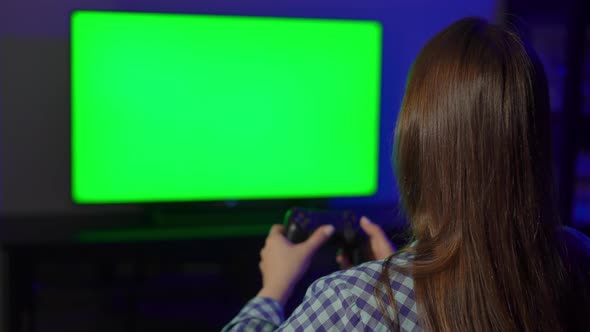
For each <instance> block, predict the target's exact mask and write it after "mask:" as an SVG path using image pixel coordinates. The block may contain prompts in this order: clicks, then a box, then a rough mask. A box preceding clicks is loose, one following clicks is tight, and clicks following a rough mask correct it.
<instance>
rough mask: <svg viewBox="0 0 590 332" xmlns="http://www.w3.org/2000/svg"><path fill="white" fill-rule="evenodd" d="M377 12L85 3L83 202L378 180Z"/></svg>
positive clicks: (240, 195) (80, 94)
mask: <svg viewBox="0 0 590 332" xmlns="http://www.w3.org/2000/svg"><path fill="white" fill-rule="evenodd" d="M381 35H382V29H381V25H380V23H378V22H375V21H353V20H331V19H296V18H271V17H239V16H211V15H187V14H157V13H127V12H98V11H77V12H74V13H73V14H72V18H71V43H72V44H71V52H72V54H71V55H72V196H73V199H74V201H75V202H77V203H133V202H170V201H206V200H225V199H275V198H276V199H283V198H307V197H310V198H312V197H316V198H317V197H343V196H367V195H371V194H373V193H375V192H376V190H377V180H378V179H377V177H378V148H379V105H380V85H381V84H380V75H381Z"/></svg>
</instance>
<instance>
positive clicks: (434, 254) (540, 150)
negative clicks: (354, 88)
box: [381, 18, 590, 332]
mask: <svg viewBox="0 0 590 332" xmlns="http://www.w3.org/2000/svg"><path fill="white" fill-rule="evenodd" d="M549 111H550V110H549V100H548V90H547V83H546V79H545V75H544V73H543V69H542V66H540V64H539V62H538V61H537V60H536V56H535V55H534V52H533V51H532V50H530V49H528V48H527V47H526V46H525V45H524V44H523V42H522V41H521V40H520V39H519V37H518V36H517V35H516V34H515V33H513V32H510V31H508V30H506V29H504V28H502V27H499V26H495V25H491V24H488V23H487V22H486V21H484V20H481V19H477V18H468V19H463V20H461V21H458V22H456V23H455V24H453V25H451V26H450V27H448V28H447V29H445V30H444V31H442V32H440V33H439V34H438V35H436V36H435V37H434V38H433V39H432V40H431V41H430V42H428V44H427V45H426V46H425V47H424V48H423V50H422V51H421V53H420V55H419V56H418V58H417V59H416V61H415V63H414V65H413V67H412V70H411V73H410V75H409V79H408V84H407V90H406V94H405V97H404V101H403V105H402V109H401V112H400V115H399V118H398V122H397V126H396V131H395V155H394V157H395V158H394V161H395V168H396V173H397V180H398V184H399V189H400V195H401V200H402V203H403V206H404V210H405V212H406V214H407V217H408V219H409V220H410V223H411V226H412V230H413V236H414V238H415V240H416V242H415V244H414V245H413V246H411V247H409V248H407V249H406V251H408V252H410V254H411V255H412V256H413V259H412V261H411V262H412V263H411V265H410V266H409V267H399V266H397V267H395V266H394V267H391V264H390V262H389V260H388V261H386V262H385V263H384V266H383V272H382V282H383V283H382V284H381V286H382V287H383V286H385V288H386V290H387V292H388V294H389V298H390V302H391V304H392V305H395V303H394V301H393V295H392V291H391V289H390V287H389V281H388V279H389V278H388V276H389V274H390V273H391V269H394V270H397V271H401V272H407V273H410V274H411V275H412V276H413V278H414V290H415V297H416V301H417V305H418V310H419V316H420V319H421V321H420V324H421V326H422V328H423V329H425V330H427V331H479V332H481V331H502V332H507V331H574V330H577V331H588V330H589V329H590V324H589V323H588V321H589V320H590V310H589V308H590V307H589V302H588V301H589V300H588V293H587V289H586V288H585V287H587V286H584V285H582V278H583V277H582V275H583V274H584V273H586V272H584V271H579V269H580V267H579V266H578V265H576V263H575V258H574V257H573V256H574V255H573V254H571V253H569V252H568V250H567V248H566V247H565V245H564V241H563V239H562V237H561V235H560V223H559V220H558V218H557V217H556V215H555V213H554V203H553V197H552V196H553V195H552V190H553V189H552V172H551V153H550V147H551V142H550V136H549Z"/></svg>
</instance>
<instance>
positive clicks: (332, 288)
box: [277, 276, 362, 332]
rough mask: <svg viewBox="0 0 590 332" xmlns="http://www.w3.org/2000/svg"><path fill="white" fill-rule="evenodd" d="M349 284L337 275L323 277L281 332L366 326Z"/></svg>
mask: <svg viewBox="0 0 590 332" xmlns="http://www.w3.org/2000/svg"><path fill="white" fill-rule="evenodd" d="M351 295H352V294H351V293H350V291H349V290H348V287H347V285H345V284H344V283H341V282H339V280H338V279H336V278H334V277H333V276H327V277H324V278H320V279H319V280H317V281H316V282H314V283H313V284H312V285H311V286H310V287H309V288H308V290H307V293H306V295H305V298H304V300H303V302H302V303H301V305H299V307H297V308H296V309H295V311H294V312H293V314H292V315H291V317H289V318H288V319H287V320H286V321H285V322H284V323H283V325H281V326H280V327H279V328H278V329H277V331H295V332H303V331H352V330H358V328H359V326H360V325H361V324H362V322H361V319H360V316H359V315H358V310H357V308H356V304H355V303H354V300H352V297H351Z"/></svg>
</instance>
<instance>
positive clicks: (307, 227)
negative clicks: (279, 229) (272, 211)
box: [284, 208, 367, 265]
mask: <svg viewBox="0 0 590 332" xmlns="http://www.w3.org/2000/svg"><path fill="white" fill-rule="evenodd" d="M284 224H285V228H286V231H285V236H286V237H287V239H288V240H289V241H291V242H292V243H300V242H303V241H305V240H307V238H308V237H309V236H310V235H311V234H312V233H313V232H314V231H315V230H316V229H317V228H318V227H320V226H322V225H326V224H330V225H333V226H334V229H335V230H334V234H333V235H332V237H331V238H330V241H329V243H331V244H332V245H335V246H337V247H338V248H339V249H342V251H343V254H344V255H346V256H347V257H349V259H350V260H351V262H352V264H354V265H358V264H360V263H363V262H365V261H366V260H367V259H366V255H365V247H366V242H367V237H366V235H365V233H364V232H363V231H362V230H361V229H360V219H359V217H358V216H357V215H356V214H355V213H354V212H352V211H329V210H314V209H304V208H292V209H290V210H289V211H287V213H286V214H285V221H284Z"/></svg>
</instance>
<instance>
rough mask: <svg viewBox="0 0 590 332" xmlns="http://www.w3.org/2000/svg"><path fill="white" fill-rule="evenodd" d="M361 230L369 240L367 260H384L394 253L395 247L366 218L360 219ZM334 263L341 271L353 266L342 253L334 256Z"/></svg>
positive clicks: (383, 233)
mask: <svg viewBox="0 0 590 332" xmlns="http://www.w3.org/2000/svg"><path fill="white" fill-rule="evenodd" d="M361 228H362V229H363V231H364V232H365V234H367V236H368V238H369V243H368V244H369V248H368V249H369V250H368V252H369V257H368V258H369V260H380V259H385V258H387V257H389V256H391V255H392V254H393V253H394V252H395V250H396V249H395V247H394V246H393V244H392V243H391V241H389V239H388V238H387V235H386V234H385V232H384V231H383V229H381V227H379V225H377V224H374V223H373V222H372V221H371V220H369V218H367V217H362V218H361ZM336 262H337V263H338V265H339V266H340V268H341V269H348V268H351V267H352V266H353V265H352V263H351V261H350V258H349V257H347V256H346V255H344V254H342V253H340V254H338V255H337V256H336Z"/></svg>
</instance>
